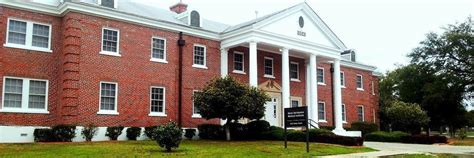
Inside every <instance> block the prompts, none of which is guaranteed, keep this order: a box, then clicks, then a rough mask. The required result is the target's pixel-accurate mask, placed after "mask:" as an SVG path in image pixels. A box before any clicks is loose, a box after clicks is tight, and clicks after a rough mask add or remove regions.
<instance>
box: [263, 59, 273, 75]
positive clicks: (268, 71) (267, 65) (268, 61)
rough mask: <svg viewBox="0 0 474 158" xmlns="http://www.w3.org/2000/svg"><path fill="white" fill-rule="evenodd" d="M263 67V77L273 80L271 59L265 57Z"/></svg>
mask: <svg viewBox="0 0 474 158" xmlns="http://www.w3.org/2000/svg"><path fill="white" fill-rule="evenodd" d="M264 66H265V74H264V76H265V77H271V78H273V58H270V57H265V58H264Z"/></svg>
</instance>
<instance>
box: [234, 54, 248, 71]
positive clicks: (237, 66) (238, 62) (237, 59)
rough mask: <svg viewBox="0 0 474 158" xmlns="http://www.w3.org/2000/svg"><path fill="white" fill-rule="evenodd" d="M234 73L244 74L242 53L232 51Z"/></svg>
mask: <svg viewBox="0 0 474 158" xmlns="http://www.w3.org/2000/svg"><path fill="white" fill-rule="evenodd" d="M233 72H234V73H242V74H245V68H244V53H242V52H237V51H234V71H233Z"/></svg>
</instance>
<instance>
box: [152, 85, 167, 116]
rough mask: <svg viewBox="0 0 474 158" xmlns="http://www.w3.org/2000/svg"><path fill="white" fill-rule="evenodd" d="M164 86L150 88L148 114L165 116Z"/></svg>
mask: <svg viewBox="0 0 474 158" xmlns="http://www.w3.org/2000/svg"><path fill="white" fill-rule="evenodd" d="M165 93H166V91H165V88H164V87H151V88H150V114H149V116H166V114H165V111H166V108H165V102H166V99H165Z"/></svg>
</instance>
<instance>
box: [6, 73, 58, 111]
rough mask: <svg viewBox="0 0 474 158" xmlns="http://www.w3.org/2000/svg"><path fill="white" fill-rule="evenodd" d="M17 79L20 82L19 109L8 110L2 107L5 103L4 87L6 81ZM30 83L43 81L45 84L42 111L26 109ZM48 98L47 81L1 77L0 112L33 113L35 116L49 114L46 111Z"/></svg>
mask: <svg viewBox="0 0 474 158" xmlns="http://www.w3.org/2000/svg"><path fill="white" fill-rule="evenodd" d="M7 78H9V79H19V80H22V83H23V85H22V88H23V89H22V93H21V108H8V107H4V103H5V86H6V84H5V83H6V79H7ZM30 81H43V82H46V85H45V86H46V87H45V91H46V92H45V94H44V96H45V98H44V109H31V108H28V104H29V97H30V90H29V89H30ZM48 98H49V81H48V80H44V79H34V78H23V77H13V76H3V86H2V103H1V105H2V106H0V112H7V113H35V114H49V111H48Z"/></svg>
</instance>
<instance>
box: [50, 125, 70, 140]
mask: <svg viewBox="0 0 474 158" xmlns="http://www.w3.org/2000/svg"><path fill="white" fill-rule="evenodd" d="M51 129H52V130H53V137H55V138H56V141H59V142H71V141H72V138H74V137H75V136H76V126H74V125H56V126H53V127H52V128H51Z"/></svg>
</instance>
